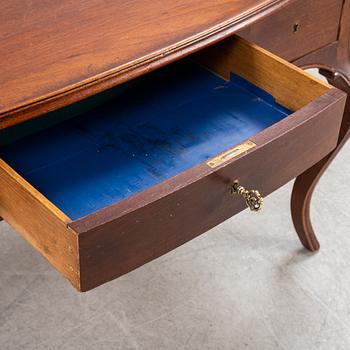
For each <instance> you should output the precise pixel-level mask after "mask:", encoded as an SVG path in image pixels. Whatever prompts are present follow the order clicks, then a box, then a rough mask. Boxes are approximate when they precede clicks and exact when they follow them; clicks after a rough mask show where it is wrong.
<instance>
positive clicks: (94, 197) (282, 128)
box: [0, 37, 345, 291]
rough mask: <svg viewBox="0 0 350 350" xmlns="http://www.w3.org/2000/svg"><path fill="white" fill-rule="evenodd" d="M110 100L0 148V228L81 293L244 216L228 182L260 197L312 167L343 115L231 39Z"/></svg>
mask: <svg viewBox="0 0 350 350" xmlns="http://www.w3.org/2000/svg"><path fill="white" fill-rule="evenodd" d="M113 91H115V95H113V94H112V95H113V97H112V98H111V99H110V100H109V101H108V102H105V103H103V104H102V105H100V106H99V107H96V108H93V109H91V110H90V111H87V112H85V113H83V114H81V115H79V116H76V117H74V118H73V117H72V118H70V119H66V120H65V121H62V122H60V123H56V124H55V125H51V126H50V127H46V128H43V129H42V130H41V131H38V132H36V133H30V134H29V135H25V136H23V137H22V138H19V139H18V135H17V136H16V138H17V140H15V139H13V140H11V139H10V140H7V141H6V142H4V141H3V145H2V147H1V158H2V159H1V160H0V216H2V217H3V218H4V219H5V220H6V221H8V222H9V223H10V224H11V225H12V226H13V227H14V228H15V229H16V230H17V231H18V232H19V233H21V234H22V235H23V237H24V238H25V239H27V240H28V242H29V243H31V244H32V245H33V246H34V247H35V248H36V249H37V250H38V251H39V252H40V253H41V254H42V255H43V256H44V257H46V258H47V260H49V261H50V262H51V264H52V265H53V266H54V267H55V268H56V269H57V270H59V271H60V272H61V273H62V274H63V275H64V276H65V277H66V278H68V279H69V281H70V282H71V283H72V284H73V285H74V286H75V287H76V288H77V289H79V290H81V291H86V290H89V289H92V288H94V287H96V286H98V285H100V284H102V283H104V282H107V281H109V280H111V279H114V278H116V277H118V276H120V275H122V274H125V273H127V272H129V271H131V270H132V269H135V268H137V267H138V266H141V265H142V264H145V263H146V262H148V261H151V260H152V259H154V258H156V257H158V256H160V255H162V254H164V253H166V252H168V251H170V250H172V249H174V248H176V247H177V246H179V245H181V244H183V243H185V242H187V241H188V240H190V239H192V238H194V237H195V236H197V235H199V234H201V233H203V232H205V231H207V230H208V229H210V228H212V227H213V226H215V225H217V224H219V223H220V222H222V221H224V220H226V219H227V218H229V217H231V216H232V215H234V214H236V213H237V212H239V211H241V210H242V209H244V208H245V207H246V203H245V200H244V199H242V198H241V197H240V196H239V195H235V194H232V185H233V183H234V181H235V180H237V181H239V183H240V184H241V185H243V186H245V187H246V188H249V189H250V188H253V189H258V190H259V191H260V194H261V195H262V196H266V195H268V194H269V193H271V192H272V191H274V190H275V189H277V188H278V187H280V186H282V185H283V184H285V183H286V182H288V181H289V180H291V179H293V178H294V177H296V176H297V175H299V174H300V173H302V172H303V171H305V170H306V169H308V168H309V167H311V166H312V165H313V164H315V163H316V162H317V161H319V160H321V159H322V158H323V157H324V156H326V155H327V154H328V153H329V152H331V151H332V149H333V148H334V147H335V146H336V143H337V139H338V133H339V128H340V124H341V119H342V113H343V108H344V103H345V94H344V93H343V92H341V91H339V90H337V89H335V88H332V87H331V86H329V85H327V84H325V83H323V82H321V81H319V80H317V79H315V78H313V77H311V76H309V75H308V74H306V73H304V72H303V71H302V70H300V69H298V68H296V67H295V66H293V65H291V64H289V63H287V62H285V61H283V60H281V59H280V58H278V57H276V56H274V55H272V54H271V53H269V52H267V51H265V50H263V49H261V48H259V47H257V46H256V45H254V44H250V43H248V42H246V41H244V40H242V39H240V38H237V37H233V38H229V39H226V40H225V41H222V42H220V43H218V44H216V45H213V46H211V47H209V48H207V49H205V50H203V51H200V52H198V53H196V54H194V55H192V56H190V57H188V58H186V59H184V60H182V61H179V62H176V63H174V64H171V65H169V66H167V67H164V68H161V69H159V70H157V71H154V72H152V73H149V74H147V75H145V76H143V77H140V78H137V79H135V80H133V81H131V82H128V83H125V84H123V85H120V86H119V87H118V89H117V90H112V92H113ZM30 125H31V124H30V123H27V125H26V130H27V131H28V130H29V129H30ZM5 132H6V130H5ZM15 134H16V133H13V135H15ZM3 135H4V134H3ZM3 140H4V138H3ZM256 196H258V194H256ZM254 205H255V207H256V209H257V207H259V201H258V202H256V203H254ZM253 209H254V208H253Z"/></svg>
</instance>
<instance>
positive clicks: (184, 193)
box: [71, 90, 344, 290]
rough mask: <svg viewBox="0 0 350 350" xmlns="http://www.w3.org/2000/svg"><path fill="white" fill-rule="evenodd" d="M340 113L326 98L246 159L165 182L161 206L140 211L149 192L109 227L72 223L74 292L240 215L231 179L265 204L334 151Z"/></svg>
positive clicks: (269, 133)
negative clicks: (76, 260) (76, 259)
mask: <svg viewBox="0 0 350 350" xmlns="http://www.w3.org/2000/svg"><path fill="white" fill-rule="evenodd" d="M332 101H333V102H332ZM343 107H344V96H343V95H342V94H341V93H340V92H339V91H337V90H331V91H330V92H329V93H327V94H326V95H324V96H322V97H321V98H319V99H318V100H316V101H314V102H313V103H311V104H309V105H308V106H306V107H305V108H303V109H301V110H300V111H299V112H297V113H295V114H293V115H292V116H291V117H288V118H286V119H285V120H283V121H282V122H280V123H278V124H276V125H274V126H272V127H270V128H268V129H266V130H264V131H263V132H261V133H259V134H257V135H256V136H254V137H252V138H251V141H252V142H254V143H255V144H256V145H257V146H256V147H253V148H251V149H249V150H248V151H247V152H248V153H246V154H241V155H238V156H237V158H234V159H231V160H230V161H228V162H227V164H222V165H221V166H219V167H218V168H214V169H211V170H210V171H209V172H208V169H209V168H210V167H209V166H208V165H206V164H201V165H200V166H197V167H195V168H193V169H191V170H190V171H187V172H186V173H183V174H180V175H178V176H177V177H175V178H172V179H170V180H169V181H167V183H166V185H164V184H163V185H162V188H164V187H168V188H169V187H170V188H171V189H172V193H170V194H168V195H166V196H164V197H162V198H161V199H159V200H157V201H154V202H151V203H148V204H147V203H143V200H144V199H145V198H148V199H149V198H152V197H153V196H155V195H156V192H157V191H158V190H157V188H152V189H150V191H145V193H143V195H144V197H142V196H141V197H139V198H137V199H135V201H137V202H134V203H133V202H132V200H131V201H130V202H129V204H128V206H130V207H137V206H139V209H137V210H134V211H132V212H129V213H127V214H125V215H122V216H120V217H118V218H115V219H111V218H112V217H113V213H112V212H111V213H110V214H111V215H110V218H108V213H106V214H107V215H106V216H105V218H104V219H102V218H98V217H96V222H95V223H94V225H95V226H96V225H97V227H95V228H93V229H89V228H88V227H87V226H85V225H84V222H79V221H77V222H73V223H72V224H71V227H72V228H73V229H74V230H75V231H77V232H78V234H79V246H80V268H81V288H82V290H88V289H91V288H94V287H96V286H97V285H99V284H102V283H104V282H106V281H109V280H112V279H114V278H116V277H118V276H120V275H122V274H124V273H127V272H129V271H130V270H133V269H135V268H137V267H138V266H141V265H143V264H144V263H146V262H148V261H151V260H153V259H155V258H157V257H159V256H161V255H162V254H164V253H166V252H168V251H170V250H172V249H174V248H176V247H178V246H179V245H181V244H183V243H185V242H187V241H188V240H190V239H192V238H194V237H196V236H197V235H199V234H201V233H204V232H205V231H207V230H208V229H210V228H212V227H214V226H215V225H217V224H219V223H220V222H222V221H224V220H226V219H228V218H229V217H231V216H232V215H234V214H236V213H238V212H239V211H241V210H243V209H244V208H245V203H244V200H243V199H242V198H241V197H238V196H232V195H230V193H229V187H230V184H232V182H233V181H234V180H235V179H238V180H239V181H240V183H241V184H242V185H244V186H246V187H247V188H255V189H258V190H259V191H260V193H261V194H262V195H263V196H266V195H268V194H269V193H271V192H272V191H274V190H275V189H277V188H278V187H280V186H282V185H283V184H285V183H286V182H288V181H289V180H291V179H293V178H294V177H296V176H297V175H299V174H300V173H302V172H303V171H305V170H306V169H308V168H309V167H311V166H312V165H313V164H315V163H316V162H317V161H319V160H320V159H322V158H323V157H324V156H326V155H327V154H328V153H329V152H330V151H331V150H332V149H333V148H334V147H335V145H336V142H337V138H338V133H339V127H340V122H341V115H342V109H343ZM305 116H308V117H305ZM203 172H204V173H205V172H208V175H207V176H203ZM196 179H198V180H196ZM179 184H181V186H180V187H179ZM158 194H159V193H157V195H158ZM267 200H268V199H267ZM125 210H126V211H127V208H125ZM99 220H100V222H99V223H98V221H99ZM103 220H105V221H108V220H110V221H108V222H105V223H104V222H103ZM252 220H254V217H252Z"/></svg>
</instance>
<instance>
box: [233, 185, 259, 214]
mask: <svg viewBox="0 0 350 350" xmlns="http://www.w3.org/2000/svg"><path fill="white" fill-rule="evenodd" d="M230 193H231V194H232V195H235V194H237V195H239V196H241V197H243V198H244V200H245V202H246V204H247V207H248V208H249V209H250V210H252V211H260V210H261V209H262V207H263V202H264V199H263V197H262V196H261V194H260V193H259V191H258V190H247V189H245V188H244V187H243V186H242V185H240V184H239V182H238V181H237V180H236V181H235V182H234V183H233V185H232V186H231V188H230Z"/></svg>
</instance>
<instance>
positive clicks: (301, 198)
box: [291, 0, 350, 251]
mask: <svg viewBox="0 0 350 350" xmlns="http://www.w3.org/2000/svg"><path fill="white" fill-rule="evenodd" d="M296 64H298V65H300V66H303V67H311V66H314V67H322V68H323V69H321V70H320V73H321V74H322V75H324V76H325V77H326V78H327V79H328V81H329V82H330V83H331V84H332V85H334V86H336V87H338V88H340V89H342V90H343V91H345V92H347V93H348V94H349V96H350V0H345V1H344V4H343V10H342V16H341V20H340V30H339V34H338V41H337V42H335V43H333V44H331V45H329V46H328V48H327V47H326V48H322V49H320V50H319V51H317V52H314V53H312V54H310V55H309V56H307V57H305V58H302V59H300V60H298V61H297V62H296ZM349 137H350V97H349V98H348V100H347V103H346V106H345V112H344V117H343V122H342V125H341V129H340V133H339V139H338V144H337V147H336V148H335V150H334V151H333V152H332V153H331V154H329V155H328V156H326V157H325V158H324V159H322V160H321V161H319V162H318V163H317V164H315V165H314V166H313V167H312V168H310V169H308V170H306V171H305V172H304V173H302V174H301V175H299V176H298V177H297V178H296V180H295V183H294V187H293V192H292V198H291V210H292V219H293V223H294V226H295V229H296V231H297V233H298V236H299V238H300V241H301V243H302V244H303V245H304V247H305V248H307V249H308V250H311V251H317V250H318V249H319V248H320V245H319V243H318V241H317V238H316V236H315V233H314V231H313V228H312V225H311V221H310V202H311V197H312V193H313V190H314V188H315V186H316V184H317V182H318V180H319V179H320V177H321V176H322V174H323V173H324V171H325V170H326V169H327V167H328V166H329V164H330V163H331V162H332V160H333V158H334V157H335V156H336V155H337V153H338V152H339V150H340V149H341V147H342V146H343V145H344V143H345V142H346V140H347V139H348V138H349Z"/></svg>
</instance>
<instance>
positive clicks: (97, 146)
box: [0, 61, 291, 220]
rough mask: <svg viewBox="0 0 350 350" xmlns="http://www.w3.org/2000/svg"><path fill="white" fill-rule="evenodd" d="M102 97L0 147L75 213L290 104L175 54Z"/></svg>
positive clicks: (219, 146)
mask: <svg viewBox="0 0 350 350" xmlns="http://www.w3.org/2000/svg"><path fill="white" fill-rule="evenodd" d="M124 86H125V89H124V90H123V91H122V92H121V93H119V94H118V95H117V96H116V97H115V98H113V99H112V100H110V101H109V102H108V103H105V104H103V105H102V106H99V107H97V108H94V109H92V110H91V111H89V112H87V113H84V114H82V115H80V116H78V117H75V118H73V119H70V120H68V121H65V122H62V123H60V124H58V125H55V126H53V127H51V128H48V129H46V130H43V131H41V132H39V133H37V134H35V135H31V136H27V137H24V138H22V139H21V140H18V141H16V142H14V143H13V144H9V145H6V146H5V147H2V148H1V150H0V151H1V156H2V158H3V159H4V160H5V161H6V162H8V163H9V164H10V166H12V167H13V168H14V169H15V170H16V171H17V172H18V173H19V174H21V175H22V176H23V177H24V178H25V179H26V180H27V181H29V182H30V183H31V184H32V185H33V186H34V187H35V188H37V189H38V190H39V191H40V192H42V193H43V194H44V195H45V196H46V197H47V198H48V199H49V200H50V201H51V202H53V203H54V204H55V205H56V206H57V207H58V208H60V209H61V210H62V211H63V212H64V213H66V215H68V216H69V217H70V218H71V219H73V220H75V219H78V218H80V217H83V216H85V215H88V214H90V213H93V212H95V211H97V210H99V209H101V208H104V207H107V206H109V205H111V204H112V203H115V202H118V201H121V200H123V199H125V198H127V197H130V196H132V195H134V194H136V193H138V192H141V191H143V190H145V189H147V188H149V187H151V186H154V185H156V184H158V183H160V182H162V181H164V180H166V179H169V178H170V177H172V176H175V175H177V174H179V173H181V172H183V171H185V170H187V169H189V168H191V167H193V166H195V165H197V164H199V163H201V162H204V161H206V160H208V159H209V158H211V157H213V156H215V155H217V154H218V153H220V152H223V151H224V150H226V149H228V148H230V147H233V146H234V145H236V144H239V143H241V142H242V141H243V140H245V139H247V138H249V137H251V136H252V135H254V134H256V133H258V132H260V131H261V130H263V129H265V128H267V127H269V126H270V125H272V124H274V123H276V122H278V121H279V120H281V119H283V118H284V117H285V116H287V115H289V114H290V113H291V112H290V111H289V110H287V109H285V108H284V107H282V106H281V105H279V104H277V103H276V102H275V100H274V99H273V98H272V96H270V95H269V94H267V93H266V92H264V91H263V90H261V89H259V88H258V87H256V86H254V85H252V84H250V83H249V82H247V81H246V80H244V79H242V78H240V77H238V76H235V75H233V76H232V77H231V80H230V81H229V82H226V81H224V80H222V79H221V78H219V77H218V76H216V75H214V74H212V73H210V72H209V71H207V70H205V69H202V68H200V67H197V66H196V65H194V64H192V63H189V62H186V61H185V62H178V63H175V64H173V65H170V66H169V67H166V68H163V69H160V70H158V71H156V72H153V73H151V74H148V75H146V76H144V77H141V78H139V79H137V80H136V81H134V82H133V83H132V84H129V85H128V84H125V85H124Z"/></svg>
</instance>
